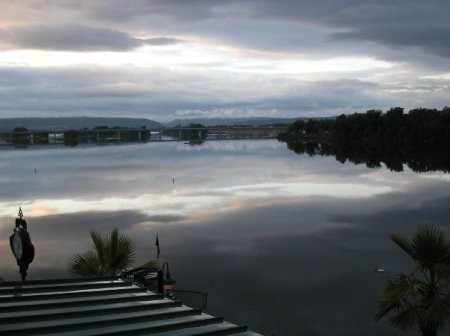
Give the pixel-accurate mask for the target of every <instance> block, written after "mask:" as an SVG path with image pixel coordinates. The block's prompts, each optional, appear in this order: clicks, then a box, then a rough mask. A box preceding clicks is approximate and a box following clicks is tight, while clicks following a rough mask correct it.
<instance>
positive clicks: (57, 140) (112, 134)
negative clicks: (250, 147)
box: [0, 126, 287, 147]
mask: <svg viewBox="0 0 450 336" xmlns="http://www.w3.org/2000/svg"><path fill="white" fill-rule="evenodd" d="M286 131H287V127H217V126H216V127H201V128H200V127H199V128H193V127H174V128H158V129H156V128H155V129H142V128H141V129H139V128H106V129H92V130H30V131H21V132H0V145H5V146H15V147H26V146H28V145H49V144H65V145H67V146H76V145H78V144H80V143H91V144H100V143H122V142H151V141H182V140H189V141H203V140H226V139H259V138H276V137H277V136H278V134H280V133H284V132H286Z"/></svg>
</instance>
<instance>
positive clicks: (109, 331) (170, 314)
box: [0, 278, 260, 336]
mask: <svg viewBox="0 0 450 336" xmlns="http://www.w3.org/2000/svg"><path fill="white" fill-rule="evenodd" d="M0 335H8V336H9V335H66V336H68V335H71V336H72V335H73V336H75V335H76V336H83V335H158V336H168V335H170V336H186V335H192V336H194V335H198V336H200V335H201V336H209V335H211V336H213V335H235V336H238V335H239V336H258V335H260V334H257V333H254V332H252V331H248V330H247V327H245V326H237V325H235V324H232V323H229V322H227V321H225V320H224V319H223V318H219V317H213V316H211V315H208V314H205V313H203V312H202V311H201V310H199V309H193V308H190V307H188V306H186V305H184V304H183V303H182V302H181V301H176V300H175V301H174V300H171V299H169V298H167V297H164V295H160V294H156V293H153V292H151V291H147V290H146V289H144V288H140V287H138V286H135V285H133V284H132V283H129V282H126V281H123V280H120V279H118V278H89V279H87V278H85V279H60V280H35V281H26V282H0Z"/></svg>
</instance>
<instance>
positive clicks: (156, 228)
mask: <svg viewBox="0 0 450 336" xmlns="http://www.w3.org/2000/svg"><path fill="white" fill-rule="evenodd" d="M0 155H1V161H0V172H1V175H0V179H1V189H0V233H1V237H2V238H1V240H0V276H2V277H4V278H5V279H6V280H16V279H19V274H18V268H17V266H16V265H15V261H14V258H13V256H12V253H11V251H10V249H9V241H8V237H9V235H10V234H11V233H12V228H13V223H14V219H15V218H16V216H17V211H18V207H19V206H22V209H23V211H24V215H25V219H26V220H27V221H28V227H29V232H30V234H31V237H32V239H33V243H34V245H35V248H36V258H35V261H34V262H33V263H32V264H31V266H30V271H29V278H30V279H39V278H48V277H53V278H55V277H67V276H68V274H67V273H66V271H65V264H66V262H67V260H68V258H69V257H70V256H71V255H73V254H74V253H77V252H82V251H84V250H87V249H89V248H90V247H91V241H90V236H89V230H90V229H92V228H93V229H96V230H99V231H101V232H105V233H106V232H109V231H110V230H111V229H112V228H114V227H117V228H119V230H120V231H121V232H123V233H125V234H127V235H128V236H130V237H132V238H133V240H134V241H135V242H136V245H137V250H138V259H139V260H138V263H143V262H145V261H147V260H149V259H152V258H153V257H154V256H155V248H154V247H155V246H154V242H155V237H156V234H158V235H159V240H160V244H161V259H162V260H167V261H169V263H170V269H171V272H172V273H173V275H175V276H176V277H177V279H178V288H179V289H190V290H199V291H207V292H209V303H208V311H209V312H210V313H212V314H214V315H219V316H225V317H226V318H228V319H230V320H231V321H233V322H236V323H240V324H246V325H248V326H249V327H250V328H251V329H253V330H256V331H259V332H261V333H264V334H274V335H302V336H303V335H304V336H307V335H345V336H348V335H355V336H356V335H397V333H396V332H394V331H392V330H391V328H390V327H389V326H387V325H386V324H385V323H383V322H379V323H375V322H374V319H373V315H374V309H375V304H376V300H377V297H378V294H379V291H380V288H381V286H382V284H383V281H385V280H386V278H387V277H388V276H389V275H387V274H385V275H383V274H378V273H375V272H374V271H373V270H374V269H375V268H377V267H382V268H384V269H387V270H390V271H391V272H393V273H401V272H402V271H407V270H408V269H409V268H410V267H411V263H410V261H409V260H408V258H407V257H406V256H404V255H403V253H402V252H401V251H400V250H399V249H398V248H396V246H394V244H393V243H391V242H390V241H389V239H388V238H387V234H388V233H389V232H391V231H396V232H404V233H411V232H413V231H414V230H415V228H416V227H417V225H418V224H420V223H422V222H423V221H434V222H436V223H437V224H439V225H441V226H442V227H444V228H446V229H447V230H448V228H449V227H450V224H449V218H450V210H449V209H450V207H449V203H450V177H449V175H445V174H442V173H427V174H416V173H414V172H411V171H408V170H405V171H404V172H403V173H394V172H390V171H389V170H387V169H385V168H379V169H368V168H366V167H365V166H364V165H357V166H356V165H353V164H351V163H348V164H341V163H340V162H337V161H336V160H335V159H334V158H332V157H309V156H307V155H297V154H295V153H293V152H291V151H289V150H288V149H287V148H286V144H284V143H279V142H277V141H275V140H245V141H237V140H234V141H210V142H206V143H204V144H202V145H199V146H190V145H187V144H183V143H180V142H170V143H148V144H135V145H111V146H87V147H77V148H64V147H61V148H58V147H42V148H38V147H33V148H29V149H24V150H14V149H1V151H0ZM35 168H36V173H35V172H34V169H35ZM173 179H174V180H173ZM186 299H187V300H194V299H193V298H186ZM194 301H195V300H194ZM194 301H193V302H194ZM188 303H190V302H189V301H188ZM192 304H194V303H192Z"/></svg>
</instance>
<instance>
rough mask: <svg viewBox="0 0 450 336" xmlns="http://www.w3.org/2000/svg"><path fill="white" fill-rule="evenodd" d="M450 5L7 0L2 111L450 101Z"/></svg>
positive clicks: (146, 113)
mask: <svg viewBox="0 0 450 336" xmlns="http://www.w3.org/2000/svg"><path fill="white" fill-rule="evenodd" d="M449 14H450V2H448V0H430V1H419V0H408V1H406V0H396V1H387V0H378V1H373V0H316V1H309V0H308V1H307V0H277V1H275V0H244V1H242V0H241V1H238V0H189V1H186V0H129V1H123V0H109V1H101V0H90V1H76V0H58V1H56V0H55V1H54V0H0V117H19V116H20V117H22V116H27V117H30V116H34V117H36V116H129V117H146V118H150V119H154V120H157V121H169V120H172V119H174V118H190V117H243V116H249V117H250V116H273V117H297V116H326V115H335V114H340V113H352V112H355V111H361V112H362V111H365V110H367V109H371V108H381V109H387V108H389V107H391V106H402V107H405V108H406V109H409V108H413V107H420V106H424V107H435V108H442V107H444V106H446V105H450V104H449V102H448V97H449V93H450V92H449V91H450V87H449V85H450V44H449V41H450V24H449V20H448V17H449Z"/></svg>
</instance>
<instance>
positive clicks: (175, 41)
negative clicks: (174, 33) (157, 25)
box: [142, 37, 184, 45]
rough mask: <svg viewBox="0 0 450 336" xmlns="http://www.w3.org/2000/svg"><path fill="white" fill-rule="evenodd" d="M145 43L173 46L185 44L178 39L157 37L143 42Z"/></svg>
mask: <svg viewBox="0 0 450 336" xmlns="http://www.w3.org/2000/svg"><path fill="white" fill-rule="evenodd" d="M142 41H143V43H145V44H148V45H171V44H179V43H183V42H184V41H183V40H180V39H176V38H173V37H155V38H151V39H145V40H142Z"/></svg>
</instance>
